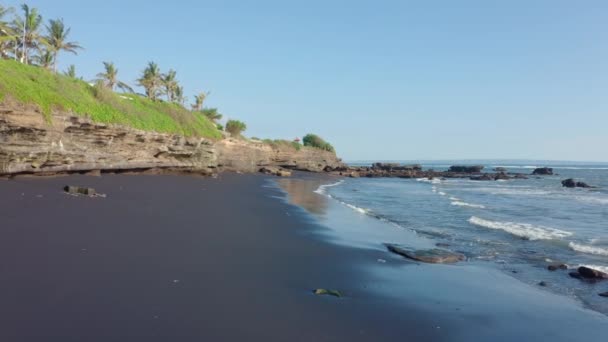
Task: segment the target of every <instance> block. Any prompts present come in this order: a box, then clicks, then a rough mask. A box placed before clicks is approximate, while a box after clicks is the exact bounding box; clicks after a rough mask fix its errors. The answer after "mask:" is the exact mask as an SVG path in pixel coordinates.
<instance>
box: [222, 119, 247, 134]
mask: <svg viewBox="0 0 608 342" xmlns="http://www.w3.org/2000/svg"><path fill="white" fill-rule="evenodd" d="M246 129H247V125H245V123H244V122H242V121H239V120H228V122H226V132H228V133H230V134H232V135H233V136H240V135H241V133H243V132H244V131H245V130H246Z"/></svg>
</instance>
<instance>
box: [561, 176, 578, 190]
mask: <svg viewBox="0 0 608 342" xmlns="http://www.w3.org/2000/svg"><path fill="white" fill-rule="evenodd" d="M562 186H564V187H566V188H576V181H575V180H574V179H572V178H568V179H564V180H563V181H562Z"/></svg>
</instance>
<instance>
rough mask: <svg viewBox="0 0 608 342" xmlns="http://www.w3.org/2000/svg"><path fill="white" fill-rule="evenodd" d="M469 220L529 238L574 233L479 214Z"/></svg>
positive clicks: (481, 225)
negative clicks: (482, 216)
mask: <svg viewBox="0 0 608 342" xmlns="http://www.w3.org/2000/svg"><path fill="white" fill-rule="evenodd" d="M469 222H470V223H471V224H474V225H476V226H480V227H485V228H490V229H496V230H503V231H505V232H507V233H510V234H513V235H515V236H519V237H522V238H524V239H527V240H554V239H561V238H565V237H568V236H571V235H572V233H570V232H567V231H564V230H559V229H555V228H550V227H543V226H535V225H532V224H529V223H516V222H498V221H490V220H484V219H482V218H479V217H477V216H472V217H471V218H470V219H469Z"/></svg>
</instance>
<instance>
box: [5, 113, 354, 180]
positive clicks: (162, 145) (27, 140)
mask: <svg viewBox="0 0 608 342" xmlns="http://www.w3.org/2000/svg"><path fill="white" fill-rule="evenodd" d="M263 166H277V167H284V168H289V169H297V170H306V171H317V172H318V171H323V170H324V169H326V167H328V166H329V168H336V167H340V166H342V163H341V162H340V160H339V159H338V158H337V157H336V156H335V154H334V153H330V152H327V151H322V150H318V149H314V148H308V147H302V148H301V149H300V150H296V149H295V148H293V147H273V146H270V145H268V144H264V143H261V142H250V141H244V140H237V139H224V140H217V141H216V140H211V139H205V138H194V137H184V136H181V135H175V134H165V133H155V132H150V131H142V130H138V129H134V128H130V127H125V126H121V125H114V124H100V123H95V122H92V121H91V120H88V119H86V118H83V117H79V116H72V115H69V114H68V113H53V114H51V117H50V120H48V121H47V120H45V117H44V116H43V115H42V114H41V113H39V112H38V111H37V110H36V109H34V108H28V107H26V106H15V105H11V106H9V105H6V104H4V105H2V104H0V174H2V175H13V174H24V173H25V174H53V173H65V172H86V171H90V170H100V171H143V170H150V169H155V170H179V171H187V172H196V173H202V174H209V173H214V172H221V171H240V172H257V171H258V170H259V169H260V168H261V167H263Z"/></svg>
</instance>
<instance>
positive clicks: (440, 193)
mask: <svg viewBox="0 0 608 342" xmlns="http://www.w3.org/2000/svg"><path fill="white" fill-rule="evenodd" d="M439 195H441V196H445V195H447V194H446V193H445V192H443V191H439Z"/></svg>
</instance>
